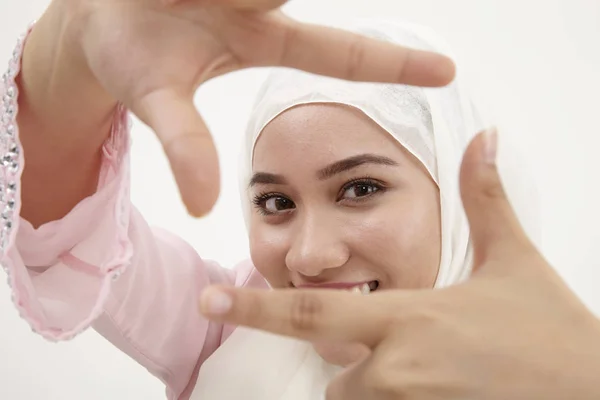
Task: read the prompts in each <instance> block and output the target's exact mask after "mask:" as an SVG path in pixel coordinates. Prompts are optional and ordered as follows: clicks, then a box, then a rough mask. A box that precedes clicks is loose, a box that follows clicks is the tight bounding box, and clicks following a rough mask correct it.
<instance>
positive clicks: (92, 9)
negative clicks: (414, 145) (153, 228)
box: [53, 0, 454, 215]
mask: <svg viewBox="0 0 600 400" xmlns="http://www.w3.org/2000/svg"><path fill="white" fill-rule="evenodd" d="M284 2H285V0H54V3H53V5H54V6H56V7H58V8H59V9H61V10H62V11H61V12H62V13H64V14H66V18H65V15H63V18H62V21H67V22H66V23H65V27H66V28H65V29H64V32H66V33H65V35H66V36H67V38H68V40H67V41H68V42H69V43H73V47H74V50H76V51H73V52H72V55H73V57H72V61H73V62H77V61H80V62H81V68H89V72H91V76H93V77H94V78H95V79H97V81H98V82H99V83H100V85H101V87H103V88H104V90H105V91H106V93H107V94H108V95H109V96H110V97H111V98H112V99H114V100H115V101H119V102H122V103H123V104H124V105H125V106H127V107H128V108H129V109H130V110H131V111H132V112H133V113H134V114H136V116H137V117H139V118H140V119H141V120H142V121H144V122H145V123H146V124H148V125H149V126H150V127H151V128H152V129H153V130H154V131H155V133H156V135H157V136H158V138H159V139H160V141H161V143H162V145H163V147H164V150H165V153H166V154H167V156H168V158H169V161H170V164H171V167H172V170H173V172H174V175H175V178H176V181H177V184H178V186H179V189H180V193H181V195H182V198H183V201H184V203H185V205H186V206H187V208H188V210H189V212H190V213H191V214H192V215H202V214H205V213H207V212H208V211H209V210H210V209H211V207H212V206H213V204H214V203H215V201H216V199H217V197H218V193H219V170H218V160H217V153H216V150H215V146H214V144H213V141H212V138H211V135H210V133H209V132H208V129H207V127H206V125H205V124H204V122H203V121H202V118H201V117H200V115H199V114H198V111H197V110H196V108H195V106H194V103H193V97H194V93H195V91H196V89H197V88H198V87H199V86H200V85H201V84H202V83H203V82H205V81H207V80H208V79H210V78H213V77H216V76H219V75H223V74H225V73H227V72H230V71H234V70H238V69H241V68H247V67H254V66H286V67H293V68H299V69H303V70H306V71H309V72H313V73H318V74H324V75H330V76H335V77H339V78H345V79H350V80H366V81H385V82H402V83H408V84H415V85H423V86H438V85H444V84H446V83H448V82H449V81H450V80H451V79H452V78H453V75H454V66H453V64H452V62H451V61H450V60H449V59H447V58H445V57H442V56H438V55H433V54H431V53H426V52H421V51H414V50H408V49H404V48H401V47H397V46H394V45H392V44H387V43H381V42H377V41H374V40H371V39H366V38H362V37H360V36H357V35H355V34H351V33H348V32H342V31H339V30H334V29H330V28H324V27H319V26H311V25H308V24H302V23H299V22H296V21H293V20H291V19H290V18H287V17H286V16H284V15H283V13H281V12H280V11H279V7H280V6H281V5H282V4H283V3H284ZM231 112H235V110H231Z"/></svg>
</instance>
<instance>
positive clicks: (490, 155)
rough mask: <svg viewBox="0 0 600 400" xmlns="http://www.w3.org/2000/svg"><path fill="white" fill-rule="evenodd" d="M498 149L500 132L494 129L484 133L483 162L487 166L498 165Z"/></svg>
mask: <svg viewBox="0 0 600 400" xmlns="http://www.w3.org/2000/svg"><path fill="white" fill-rule="evenodd" d="M497 149H498V130H497V129H496V128H495V127H492V128H490V129H488V130H486V131H485V132H484V133H483V161H484V162H485V163H486V164H489V165H494V164H495V163H496V153H497Z"/></svg>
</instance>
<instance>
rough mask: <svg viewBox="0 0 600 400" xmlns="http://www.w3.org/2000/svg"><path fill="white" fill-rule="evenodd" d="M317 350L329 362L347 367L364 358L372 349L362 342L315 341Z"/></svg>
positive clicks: (314, 345)
mask: <svg viewBox="0 0 600 400" xmlns="http://www.w3.org/2000/svg"><path fill="white" fill-rule="evenodd" d="M313 347H314V349H315V351H316V352H317V353H318V354H319V355H320V356H321V358H323V360H325V361H326V362H327V363H329V364H333V365H338V366H340V367H347V366H350V365H352V364H355V363H357V362H360V361H362V360H364V359H365V358H366V357H367V356H368V355H369V354H370V353H371V351H370V350H369V348H368V347H366V346H364V345H362V344H358V343H357V344H349V343H330V342H318V343H313Z"/></svg>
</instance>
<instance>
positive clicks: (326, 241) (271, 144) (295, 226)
mask: <svg viewBox="0 0 600 400" xmlns="http://www.w3.org/2000/svg"><path fill="white" fill-rule="evenodd" d="M250 195H251V199H252V200H253V203H254V205H253V212H252V217H251V220H250V251H251V255H252V260H253V262H254V265H255V266H256V268H257V269H258V270H259V271H260V273H261V274H262V275H263V276H264V277H265V278H266V279H267V280H268V281H269V283H270V284H271V286H273V287H275V288H289V287H292V288H293V287H296V288H298V287H301V288H334V289H341V290H354V291H360V292H362V293H364V294H366V293H369V292H370V291H373V290H385V289H393V288H402V289H418V288H432V287H433V285H434V282H435V279H436V276H437V272H438V267H439V263H440V253H441V239H440V202H439V190H438V187H437V185H436V184H435V183H434V182H433V180H432V179H431V177H430V175H429V174H428V173H427V171H426V170H425V168H424V167H423V165H422V164H421V163H420V162H419V161H418V160H417V159H416V158H415V157H413V156H412V155H411V154H410V153H409V152H408V151H406V150H405V149H404V148H403V147H402V146H401V145H400V144H399V143H398V142H397V141H396V140H395V139H393V138H392V137H391V136H390V135H389V134H388V133H387V132H385V131H384V130H383V129H382V128H381V127H379V126H378V125H377V124H376V123H375V122H373V121H372V120H371V119H369V118H368V117H367V116H366V115H364V114H363V113H361V112H360V111H358V110H356V109H354V108H351V107H347V106H342V105H333V104H330V105H325V104H311V105H302V106H298V107H295V108H292V109H290V110H288V111H286V112H284V113H283V114H281V115H280V116H278V117H277V118H276V119H274V120H273V121H272V122H271V123H270V124H269V125H268V126H267V127H266V128H265V130H264V131H263V133H262V134H261V136H260V138H259V140H258V142H257V143H256V147H255V152H254V164H253V177H252V181H251V183H250ZM315 348H316V349H317V351H318V352H319V354H321V356H322V357H323V358H325V360H327V361H328V362H330V363H334V364H338V365H348V364H350V363H352V362H354V361H357V360H358V359H359V358H360V357H362V356H364V354H366V351H367V350H366V349H365V348H364V347H361V346H358V345H349V344H339V343H335V344H332V343H316V344H315Z"/></svg>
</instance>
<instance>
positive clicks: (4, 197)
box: [0, 23, 133, 341]
mask: <svg viewBox="0 0 600 400" xmlns="http://www.w3.org/2000/svg"><path fill="white" fill-rule="evenodd" d="M34 24H35V23H32V24H31V25H30V27H29V29H28V30H27V33H26V34H24V35H21V37H20V38H19V39H18V42H17V46H16V47H15V49H14V51H13V54H12V58H11V59H10V61H9V64H8V70H7V71H6V73H4V74H3V75H2V78H1V79H2V85H0V88H1V89H2V91H1V92H0V257H1V258H0V264H1V265H2V268H3V269H4V270H5V271H6V273H7V275H8V285H9V286H10V287H11V289H12V296H11V297H12V301H13V303H14V305H15V307H16V308H17V310H18V312H19V314H20V316H21V317H22V318H24V319H25V320H26V321H28V322H29V323H30V325H31V328H32V330H33V332H35V333H38V334H40V335H42V336H43V337H44V338H46V339H48V340H50V341H60V340H69V339H72V338H74V337H75V336H77V335H79V334H80V333H81V332H83V331H85V330H86V329H87V328H88V327H89V326H90V325H91V324H92V322H93V321H94V320H95V319H96V318H97V317H98V316H99V315H100V314H101V313H102V312H103V309H102V304H103V303H104V300H105V299H106V297H107V295H108V292H109V288H110V282H112V281H113V280H116V279H118V277H119V276H120V275H121V274H122V273H123V272H124V271H125V270H126V269H127V267H128V266H129V264H130V262H131V257H132V254H133V250H132V244H131V241H130V240H129V238H128V236H127V232H128V221H129V208H128V207H127V201H128V199H129V196H128V177H127V176H126V177H124V178H123V179H125V181H124V184H123V186H122V188H121V190H120V192H119V195H118V200H117V204H116V207H117V209H116V214H117V224H118V225H119V232H118V237H117V238H116V241H117V243H118V245H119V248H120V251H119V252H118V254H117V255H116V257H115V259H113V260H111V262H110V263H109V265H105V266H103V267H104V268H102V269H103V272H104V273H105V274H106V275H105V278H104V282H103V283H102V289H101V292H100V295H99V296H100V298H99V300H98V304H96V305H95V306H94V308H93V310H92V312H91V314H90V316H89V318H86V321H85V322H84V323H82V324H81V325H80V326H79V327H77V328H75V329H74V330H73V331H71V332H65V331H64V330H63V329H60V328H53V327H44V326H43V323H42V322H41V321H39V320H38V319H37V318H36V317H35V316H31V315H28V314H29V313H28V311H27V307H28V303H29V299H28V295H27V292H26V291H25V290H20V288H18V287H17V285H18V282H17V278H16V273H17V272H16V271H14V268H11V267H12V260H11V258H10V257H9V255H8V253H9V252H10V251H11V248H12V246H13V243H14V241H15V236H16V233H17V231H18V224H19V215H20V208H21V203H20V196H21V187H20V182H21V174H22V169H23V164H24V157H23V151H22V147H21V143H20V141H19V127H18V124H17V113H18V96H19V91H18V87H17V84H16V82H15V79H16V77H17V76H18V74H19V72H20V69H21V55H22V53H23V47H24V44H25V40H26V38H27V36H28V35H29V33H30V32H31V30H32V29H33V26H34ZM117 116H118V118H116V119H115V122H114V125H113V132H112V138H113V140H114V139H115V138H116V140H118V143H115V145H116V146H124V148H128V146H129V140H128V136H127V135H128V131H129V129H128V127H129V126H128V125H129V124H130V123H131V118H130V117H129V115H128V114H127V112H126V110H125V108H124V107H123V106H119V110H118V112H117ZM123 132H125V136H124V137H123V136H121V135H122V134H123ZM126 154H127V153H126ZM119 161H120V162H125V163H127V162H128V157H127V155H126V156H125V157H124V160H119Z"/></svg>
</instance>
